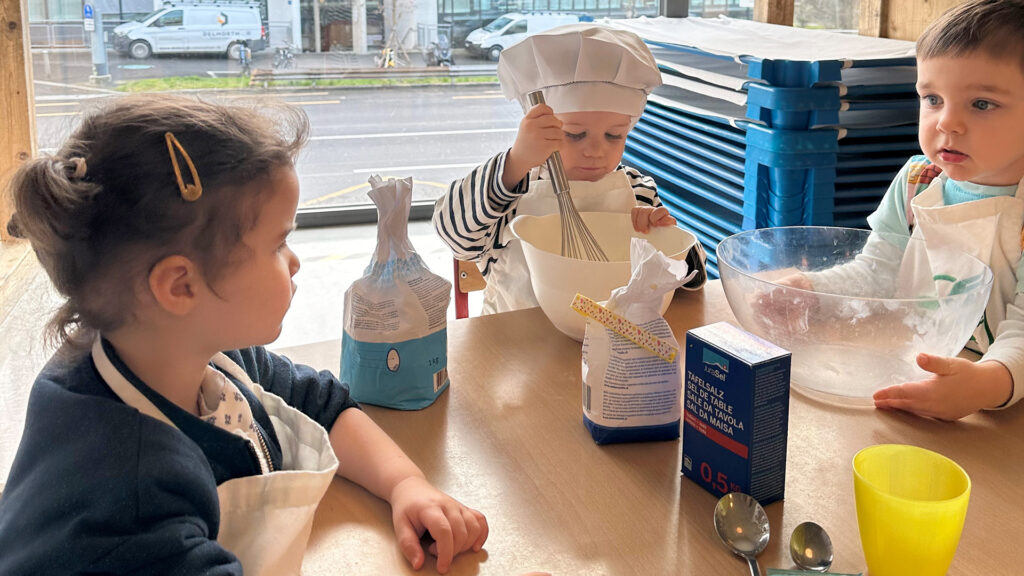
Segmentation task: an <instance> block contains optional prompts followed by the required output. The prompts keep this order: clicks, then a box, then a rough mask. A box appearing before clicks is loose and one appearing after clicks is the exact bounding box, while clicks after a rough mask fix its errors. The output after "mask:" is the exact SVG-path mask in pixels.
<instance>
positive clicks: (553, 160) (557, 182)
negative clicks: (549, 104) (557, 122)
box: [526, 90, 569, 194]
mask: <svg viewBox="0 0 1024 576" xmlns="http://www.w3.org/2000/svg"><path fill="white" fill-rule="evenodd" d="M526 101H527V102H529V103H530V106H536V105H537V104H543V103H544V92H542V91H540V90H536V91H534V92H530V93H528V94H527V95H526ZM547 165H548V173H549V174H550V175H551V184H552V186H553V187H554V189H555V194H563V193H565V192H568V191H569V178H568V176H566V175H565V167H564V166H563V165H562V155H561V154H559V153H558V150H555V151H554V152H552V153H551V156H549V157H548V160H547Z"/></svg>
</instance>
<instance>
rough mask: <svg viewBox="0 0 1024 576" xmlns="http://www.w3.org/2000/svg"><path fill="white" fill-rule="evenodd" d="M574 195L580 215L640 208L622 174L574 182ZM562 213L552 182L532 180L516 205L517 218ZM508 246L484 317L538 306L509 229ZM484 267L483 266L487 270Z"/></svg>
mask: <svg viewBox="0 0 1024 576" xmlns="http://www.w3.org/2000/svg"><path fill="white" fill-rule="evenodd" d="M569 189H570V194H572V199H573V202H574V203H575V205H576V209H577V210H579V211H580V212H624V213H627V214H628V213H629V212H630V211H631V210H632V209H633V207H634V206H636V205H637V204H636V195H635V193H634V192H633V188H632V186H630V184H629V177H628V176H626V173H625V172H623V171H622V170H615V171H613V172H612V173H611V174H608V175H607V176H605V177H604V178H602V179H600V180H598V181H597V182H587V181H583V180H573V181H572V182H570V184H569ZM557 212H558V199H557V198H556V197H555V191H554V188H553V187H552V185H551V180H536V179H535V180H532V181H531V182H530V190H529V192H527V193H526V194H523V196H522V197H521V198H520V199H519V203H518V204H516V215H517V216H518V215H521V214H525V215H529V216H544V215H547V214H555V213H557ZM501 242H502V244H504V245H505V248H504V250H502V252H501V257H500V258H498V261H497V262H494V263H492V264H491V269H490V272H489V273H488V274H487V287H486V288H485V289H484V301H483V313H484V314H493V313H495V312H507V311H509V310H519V309H522V308H532V307H534V306H538V305H539V304H538V302H537V297H536V296H534V294H533V286H532V285H531V284H530V270H529V268H527V266H526V256H525V255H523V247H522V246H521V245H520V244H519V242H520V240H519V239H517V238H516V237H515V236H513V235H512V231H511V230H509V228H508V227H506V228H505V230H504V233H503V235H502V238H501ZM484 265H485V264H484V263H482V262H481V263H480V264H479V266H480V268H481V270H483V267H484Z"/></svg>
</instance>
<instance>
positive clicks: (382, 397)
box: [341, 176, 452, 410]
mask: <svg viewBox="0 0 1024 576" xmlns="http://www.w3.org/2000/svg"><path fill="white" fill-rule="evenodd" d="M370 186H371V190H370V199H371V200H373V203H374V204H375V205H376V206H377V214H378V221H377V249H376V251H375V252H374V254H373V258H372V259H371V260H370V265H369V266H367V268H366V272H365V274H364V275H363V277H362V278H360V279H359V280H356V281H355V282H353V283H352V286H350V287H349V289H348V290H346V291H345V312H344V329H345V332H344V335H343V337H342V342H341V380H342V382H347V383H348V385H349V387H350V388H351V391H352V397H353V398H354V399H355V400H356V401H358V402H365V403H367V404H376V405H379V406H387V407H390V408H400V409H402V410H418V409H420V408H424V407H426V406H429V405H430V404H432V403H433V402H434V400H436V399H437V397H438V396H439V395H440V394H441V392H443V391H444V389H445V388H446V387H447V386H448V368H447V366H448V352H447V346H448V333H447V316H448V303H449V302H450V301H451V287H452V285H451V283H450V282H448V281H447V280H445V279H444V278H442V277H440V276H438V275H436V274H433V273H432V272H431V271H430V270H429V269H427V266H426V264H424V263H423V260H422V259H420V257H419V255H418V254H416V251H415V250H414V249H413V247H412V244H411V243H410V242H409V208H410V206H411V205H412V178H404V179H401V180H395V179H391V178H389V179H388V180H387V181H382V180H381V179H380V177H378V176H372V177H370Z"/></svg>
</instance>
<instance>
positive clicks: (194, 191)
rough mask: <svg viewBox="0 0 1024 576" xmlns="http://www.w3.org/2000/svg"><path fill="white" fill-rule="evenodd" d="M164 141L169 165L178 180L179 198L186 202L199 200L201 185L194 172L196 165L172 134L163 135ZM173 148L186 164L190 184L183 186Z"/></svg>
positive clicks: (176, 156) (197, 174) (197, 175)
mask: <svg viewBox="0 0 1024 576" xmlns="http://www.w3.org/2000/svg"><path fill="white" fill-rule="evenodd" d="M164 140H166V141H167V153H168V154H170V155H171V164H172V165H173V166H174V176H175V177H176V178H177V179H178V190H180V191H181V197H182V198H183V199H184V200H185V201H186V202H195V201H196V200H199V197H200V196H202V195H203V184H202V182H200V181H199V173H198V172H196V165H195V164H193V163H192V158H190V157H189V155H188V152H186V151H185V147H184V146H182V145H181V142H178V139H177V138H175V137H174V134H172V133H170V132H166V133H164ZM175 148H177V149H178V152H180V153H181V157H182V158H184V159H185V163H186V164H188V170H189V172H191V173H192V184H185V179H184V178H183V177H182V176H181V167H180V166H178V155H177V154H175V153H174V149H175Z"/></svg>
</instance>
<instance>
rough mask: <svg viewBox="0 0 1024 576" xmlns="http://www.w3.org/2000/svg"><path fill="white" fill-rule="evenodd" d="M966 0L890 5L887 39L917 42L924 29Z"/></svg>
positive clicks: (894, 3)
mask: <svg viewBox="0 0 1024 576" xmlns="http://www.w3.org/2000/svg"><path fill="white" fill-rule="evenodd" d="M965 1H966V0H930V1H928V2H904V1H900V2H893V1H892V0H885V3H886V4H888V5H889V6H888V8H887V9H886V15H887V19H888V25H887V27H886V28H887V29H886V32H887V34H886V37H887V38H898V39H900V40H911V41H916V40H917V38H918V37H919V36H921V33H922V32H924V29H925V28H927V27H928V25H929V24H931V22H932V21H933V20H935V19H936V18H938V17H939V16H941V15H942V13H943V12H945V11H946V10H949V9H950V8H952V7H954V6H956V5H957V4H963V3H964V2H965Z"/></svg>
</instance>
